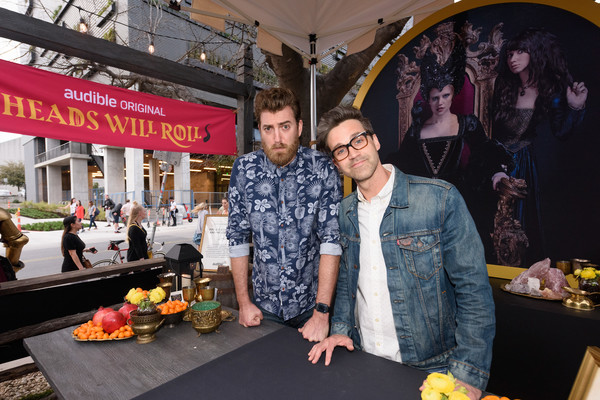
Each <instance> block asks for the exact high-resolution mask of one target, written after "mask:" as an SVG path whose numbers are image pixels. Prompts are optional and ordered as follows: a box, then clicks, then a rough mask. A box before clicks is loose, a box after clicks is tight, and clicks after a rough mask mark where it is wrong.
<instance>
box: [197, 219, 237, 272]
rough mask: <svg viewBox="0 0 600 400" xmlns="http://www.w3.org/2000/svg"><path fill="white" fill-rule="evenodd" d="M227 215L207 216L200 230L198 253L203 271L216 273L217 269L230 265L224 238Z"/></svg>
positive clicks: (225, 238) (227, 245)
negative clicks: (200, 237) (200, 255)
mask: <svg viewBox="0 0 600 400" xmlns="http://www.w3.org/2000/svg"><path fill="white" fill-rule="evenodd" d="M226 229H227V215H207V216H206V217H205V220H204V228H203V229H202V240H201V241H200V253H202V265H203V266H204V270H205V271H217V270H218V269H219V267H222V266H224V265H226V266H229V265H231V260H230V258H229V241H228V240H227V237H226V236H225V230H226Z"/></svg>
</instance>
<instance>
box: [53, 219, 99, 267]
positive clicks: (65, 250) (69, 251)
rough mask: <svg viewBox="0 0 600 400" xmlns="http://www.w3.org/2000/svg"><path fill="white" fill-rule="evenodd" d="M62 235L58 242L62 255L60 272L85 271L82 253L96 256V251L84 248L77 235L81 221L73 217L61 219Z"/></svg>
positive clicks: (92, 248)
mask: <svg viewBox="0 0 600 400" xmlns="http://www.w3.org/2000/svg"><path fill="white" fill-rule="evenodd" d="M63 226H64V230H63V234H62V238H61V241H60V248H61V252H62V255H63V263H62V269H61V271H62V272H69V271H77V270H78V269H79V270H82V269H85V267H84V266H83V263H84V257H83V253H84V252H90V253H92V254H96V253H97V252H98V251H97V250H96V249H95V248H94V247H91V248H86V247H85V243H84V242H83V240H81V239H80V238H79V236H78V235H77V233H78V232H79V231H80V230H81V221H80V220H79V218H77V217H76V216H74V215H69V216H68V217H66V218H65V219H63Z"/></svg>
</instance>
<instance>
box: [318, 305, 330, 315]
mask: <svg viewBox="0 0 600 400" xmlns="http://www.w3.org/2000/svg"><path fill="white" fill-rule="evenodd" d="M315 310H317V311H318V312H320V313H323V314H327V313H329V306H328V305H327V304H325V303H317V305H316V306H315Z"/></svg>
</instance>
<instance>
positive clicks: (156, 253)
mask: <svg viewBox="0 0 600 400" xmlns="http://www.w3.org/2000/svg"><path fill="white" fill-rule="evenodd" d="M123 242H125V240H124V239H121V240H111V241H110V242H109V243H108V250H114V252H115V254H114V255H113V256H112V258H110V259H108V258H105V259H102V260H99V261H96V262H95V263H93V264H92V267H104V266H107V265H116V264H119V263H121V264H123V263H124V262H126V261H124V259H125V258H126V257H125V255H123V254H121V252H122V251H124V252H127V249H123V248H121V247H119V245H120V244H121V243H123ZM164 244H165V242H153V245H152V258H164V257H165V252H163V251H161V250H162V248H163V245H164ZM155 249H158V250H155Z"/></svg>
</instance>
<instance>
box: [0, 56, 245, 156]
mask: <svg viewBox="0 0 600 400" xmlns="http://www.w3.org/2000/svg"><path fill="white" fill-rule="evenodd" d="M0 131H5V132H13V133H21V134H24V135H33V136H41V137H47V138H53V139H61V140H69V141H75V142H84V143H96V144H104V145H110V146H118V147H134V148H141V149H149V150H165V151H176V152H189V153H201V154H230V155H233V154H235V153H236V143H235V114H234V112H233V111H232V110H226V109H222V108H216V107H209V106H204V105H200V104H193V103H186V102H183V101H178V100H172V99H167V98H164V97H159V96H154V95H150V94H146V93H140V92H135V91H133V90H126V89H122V88H116V87H113V86H108V85H102V84H99V83H95V82H90V81H86V80H83V79H77V78H71V77H68V76H64V75H60V74H55V73H52V72H48V71H44V70H41V69H37V68H32V67H28V66H24V65H20V64H15V63H12V62H7V61H1V60H0Z"/></svg>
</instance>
